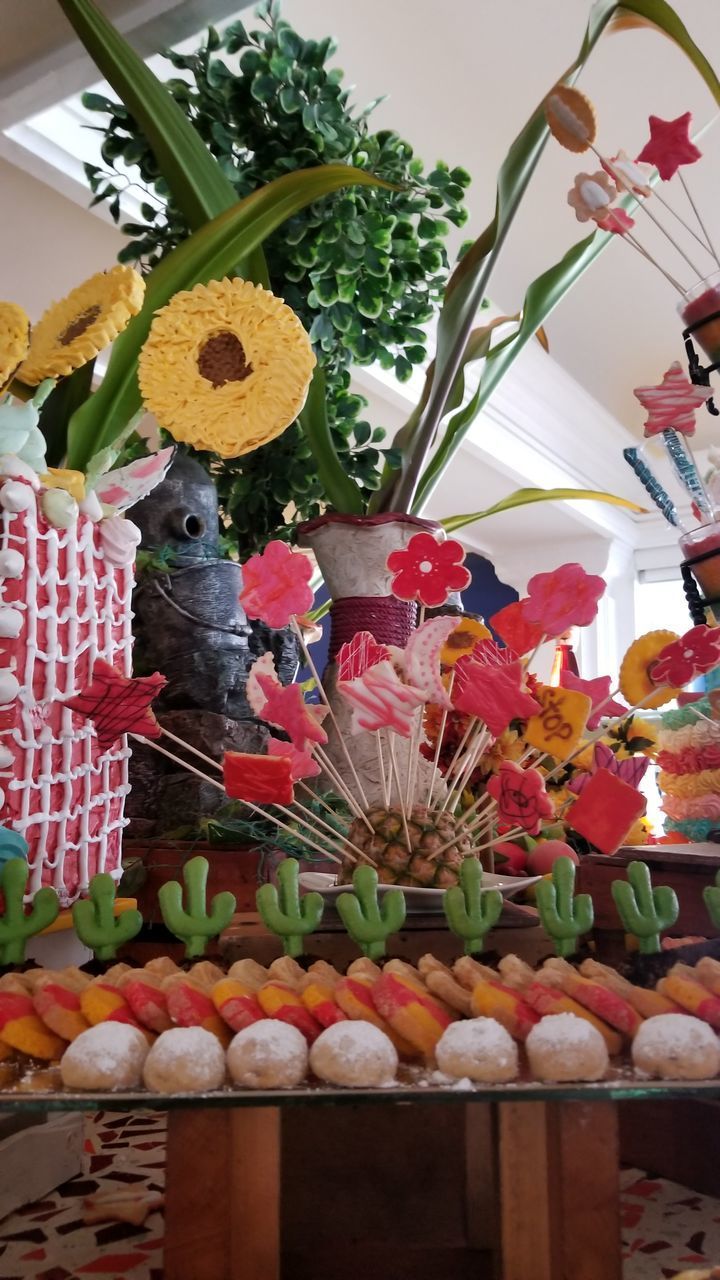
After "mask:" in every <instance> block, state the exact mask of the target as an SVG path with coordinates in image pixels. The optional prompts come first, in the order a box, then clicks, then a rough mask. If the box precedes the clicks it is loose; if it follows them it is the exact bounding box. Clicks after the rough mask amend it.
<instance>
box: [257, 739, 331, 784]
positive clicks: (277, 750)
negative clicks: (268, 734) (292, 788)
mask: <svg viewBox="0 0 720 1280" xmlns="http://www.w3.org/2000/svg"><path fill="white" fill-rule="evenodd" d="M267 753H268V755H269V756H284V757H285V758H286V759H288V760H289V761H290V777H291V778H292V780H293V782H299V781H300V779H301V778H317V776H318V774H319V773H320V765H319V764H318V763H317V761H316V760H315V758H314V756H313V755H312V753H311V752H310V751H298V749H297V747H296V746H294V744H293V743H292V742H281V741H280V739H279V738H270V740H269V742H268V744H267Z"/></svg>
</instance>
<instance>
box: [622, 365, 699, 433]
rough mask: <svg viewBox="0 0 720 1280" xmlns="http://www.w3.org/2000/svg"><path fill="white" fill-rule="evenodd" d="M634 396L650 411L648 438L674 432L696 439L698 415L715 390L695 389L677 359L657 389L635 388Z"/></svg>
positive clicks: (647, 429)
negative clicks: (670, 431) (701, 406)
mask: <svg viewBox="0 0 720 1280" xmlns="http://www.w3.org/2000/svg"><path fill="white" fill-rule="evenodd" d="M633 395H634V396H635V397H636V399H638V400H639V401H640V403H641V405H642V407H643V409H647V413H648V418H647V422H646V423H645V435H646V436H656V435H659V434H660V432H661V431H668V430H671V429H672V430H673V431H681V432H682V434H683V435H685V436H693V435H694V434H695V414H696V412H697V410H698V409H699V408H700V405H701V404H704V403H705V401H706V400H707V399H709V397H710V396H711V395H712V387H696V386H695V385H694V384H693V383H692V382H690V380H689V378H686V377H685V374H684V373H683V371H682V366H681V365H680V363H679V362H678V361H677V360H675V361H673V363H672V364H671V365H670V368H669V369H668V370H667V372H666V373H664V374H663V380H662V382H660V383H658V385H657V386H656V387H636V388H635V390H634V392H633Z"/></svg>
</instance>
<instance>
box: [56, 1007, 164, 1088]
mask: <svg viewBox="0 0 720 1280" xmlns="http://www.w3.org/2000/svg"><path fill="white" fill-rule="evenodd" d="M147 1052H148V1045H147V1040H146V1039H145V1036H144V1035H143V1033H142V1031H140V1030H139V1028H138V1027H131V1026H129V1025H128V1023H126V1022H99V1023H98V1024H97V1026H94V1027H88V1029H87V1031H82V1032H81V1033H80V1035H79V1036H77V1037H76V1039H75V1040H73V1042H72V1044H70V1045H68V1047H67V1049H66V1050H65V1052H64V1054H63V1056H62V1058H61V1060H60V1071H61V1074H62V1081H63V1084H64V1085H65V1087H66V1089H136V1088H137V1086H138V1085H139V1084H140V1080H141V1077H142V1069H143V1063H144V1062H145V1058H146V1056H147Z"/></svg>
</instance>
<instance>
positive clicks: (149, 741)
mask: <svg viewBox="0 0 720 1280" xmlns="http://www.w3.org/2000/svg"><path fill="white" fill-rule="evenodd" d="M129 736H130V737H131V738H134V739H135V740H136V742H142V744H143V746H144V747H152V749H153V751H158V752H159V753H160V755H161V756H167V758H168V760H172V761H173V764H177V765H179V766H180V768H181V769H186V770H187V772H188V773H194V774H195V775H196V776H197V777H198V778H202V780H203V782H208V783H209V784H210V786H211V787H216V788H217V790H218V791H222V793H223V795H227V792H226V791H225V788H224V786H223V785H222V783H221V782H218V781H217V779H216V778H209V777H208V775H207V774H206V773H203V772H202V771H201V770H200V769H196V768H195V766H194V765H192V764H188V763H187V761H185V760H181V759H180V757H179V756H176V755H174V754H173V752H172V751H168V750H166V748H165V747H161V746H160V743H159V742H156V741H155V739H154V738H144V737H143V736H142V734H140V733H131V734H130V735H129ZM183 746H185V743H183Z"/></svg>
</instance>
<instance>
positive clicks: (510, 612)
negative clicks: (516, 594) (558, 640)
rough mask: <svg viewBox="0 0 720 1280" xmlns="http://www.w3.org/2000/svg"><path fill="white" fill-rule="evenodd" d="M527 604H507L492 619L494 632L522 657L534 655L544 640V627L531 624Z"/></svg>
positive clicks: (522, 601) (520, 602)
mask: <svg viewBox="0 0 720 1280" xmlns="http://www.w3.org/2000/svg"><path fill="white" fill-rule="evenodd" d="M527 603H528V602H527V600H526V599H525V600H513V601H512V602H511V604H506V605H505V606H504V608H502V609H499V610H498V612H497V613H495V614H493V616H492V618H491V619H490V625H491V627H492V628H493V631H496V632H497V634H498V635H499V636H500V639H501V640H504V641H505V644H506V645H508V646H509V647H510V648H511V649H514V650H515V652H516V653H517V654H519V655H520V656H521V657H524V655H525V654H526V653H532V651H533V649H536V648H537V646H538V645H539V644H540V641H541V640H542V638H543V629H542V627H539V626H538V625H537V623H535V622H531V621H530V619H529V618H528V616H527V611H526V605H527Z"/></svg>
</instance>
